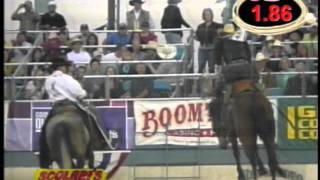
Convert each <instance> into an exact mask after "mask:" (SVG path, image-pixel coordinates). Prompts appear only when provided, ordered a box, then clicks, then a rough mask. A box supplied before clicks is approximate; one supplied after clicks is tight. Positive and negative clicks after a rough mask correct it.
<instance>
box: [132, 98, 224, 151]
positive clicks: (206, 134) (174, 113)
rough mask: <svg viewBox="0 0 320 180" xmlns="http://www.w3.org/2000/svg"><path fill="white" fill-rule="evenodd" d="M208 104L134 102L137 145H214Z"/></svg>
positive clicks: (204, 102)
mask: <svg viewBox="0 0 320 180" xmlns="http://www.w3.org/2000/svg"><path fill="white" fill-rule="evenodd" d="M208 103H209V100H187V101H135V102H134V115H135V122H136V136H135V137H136V139H135V142H136V145H155V144H175V145H193V146H196V145H217V144H218V139H217V138H216V137H215V133H214V132H213V130H212V123H211V120H210V119H209V109H208Z"/></svg>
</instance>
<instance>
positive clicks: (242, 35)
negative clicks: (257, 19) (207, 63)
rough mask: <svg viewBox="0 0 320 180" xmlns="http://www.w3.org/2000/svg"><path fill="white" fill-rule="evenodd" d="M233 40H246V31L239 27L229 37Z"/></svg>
mask: <svg viewBox="0 0 320 180" xmlns="http://www.w3.org/2000/svg"><path fill="white" fill-rule="evenodd" d="M231 39H232V40H234V41H242V42H244V41H246V40H247V32H246V31H245V30H243V29H239V30H238V31H236V32H235V33H234V35H233V36H232V38H231Z"/></svg>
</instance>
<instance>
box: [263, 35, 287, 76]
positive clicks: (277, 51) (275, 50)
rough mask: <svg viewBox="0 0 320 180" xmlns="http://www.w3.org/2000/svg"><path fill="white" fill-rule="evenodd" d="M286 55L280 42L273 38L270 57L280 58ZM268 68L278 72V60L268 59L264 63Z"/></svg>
mask: <svg viewBox="0 0 320 180" xmlns="http://www.w3.org/2000/svg"><path fill="white" fill-rule="evenodd" d="M285 56H287V53H286V52H285V50H284V48H283V45H282V43H281V42H280V41H279V40H275V41H274V43H273V45H272V49H271V53H270V58H282V57H285ZM266 66H267V67H268V68H269V69H271V70H272V71H273V72H279V71H280V69H279V61H268V63H267V65H266Z"/></svg>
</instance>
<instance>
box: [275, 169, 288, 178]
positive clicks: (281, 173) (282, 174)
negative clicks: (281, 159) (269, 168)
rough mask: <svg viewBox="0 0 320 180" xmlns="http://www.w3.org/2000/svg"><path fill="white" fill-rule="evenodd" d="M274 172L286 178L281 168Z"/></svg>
mask: <svg viewBox="0 0 320 180" xmlns="http://www.w3.org/2000/svg"><path fill="white" fill-rule="evenodd" d="M276 171H277V174H278V175H280V176H281V177H284V178H286V177H287V175H286V173H285V172H284V170H283V169H282V168H280V167H278V168H277V170H276Z"/></svg>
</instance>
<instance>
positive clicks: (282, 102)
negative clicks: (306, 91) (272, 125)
mask: <svg viewBox="0 0 320 180" xmlns="http://www.w3.org/2000/svg"><path fill="white" fill-rule="evenodd" d="M278 104H279V108H280V110H281V115H279V120H278V126H279V128H278V141H279V142H278V144H279V146H280V147H284V148H290V149H317V144H318V104H317V99H279V100H278Z"/></svg>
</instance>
